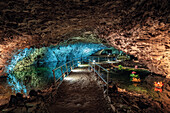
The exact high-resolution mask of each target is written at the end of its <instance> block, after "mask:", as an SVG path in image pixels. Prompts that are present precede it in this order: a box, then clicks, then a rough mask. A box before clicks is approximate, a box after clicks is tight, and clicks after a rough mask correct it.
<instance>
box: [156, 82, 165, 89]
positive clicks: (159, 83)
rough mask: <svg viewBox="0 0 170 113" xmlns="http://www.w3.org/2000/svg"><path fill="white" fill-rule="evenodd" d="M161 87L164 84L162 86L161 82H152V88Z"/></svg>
mask: <svg viewBox="0 0 170 113" xmlns="http://www.w3.org/2000/svg"><path fill="white" fill-rule="evenodd" d="M163 85H164V84H163V83H162V82H154V86H155V87H156V88H162V86H163Z"/></svg>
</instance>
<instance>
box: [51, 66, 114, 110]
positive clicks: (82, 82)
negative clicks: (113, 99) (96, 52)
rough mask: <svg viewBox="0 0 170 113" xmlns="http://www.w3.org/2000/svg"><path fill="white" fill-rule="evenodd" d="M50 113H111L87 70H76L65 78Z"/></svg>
mask: <svg viewBox="0 0 170 113" xmlns="http://www.w3.org/2000/svg"><path fill="white" fill-rule="evenodd" d="M48 111H49V112H50V113H111V112H109V106H108V105H107V102H106V100H105V99H104V96H103V91H102V89H101V88H100V87H99V86H98V85H97V82H96V80H95V76H94V75H93V73H90V72H89V71H88V70H87V68H77V69H75V70H73V72H72V73H71V74H70V75H69V76H67V77H66V78H65V79H64V81H63V83H62V84H61V86H60V87H59V89H58V93H57V97H56V101H55V103H54V104H53V105H51V106H49V108H48Z"/></svg>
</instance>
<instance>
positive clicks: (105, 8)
mask: <svg viewBox="0 0 170 113" xmlns="http://www.w3.org/2000/svg"><path fill="white" fill-rule="evenodd" d="M168 6H169V2H168V0H91V1H90V0H50V1H49V0H3V1H0V70H1V72H2V71H4V69H5V67H4V66H5V65H7V64H8V62H7V61H8V60H9V59H11V57H12V55H13V53H15V51H16V50H17V49H23V48H26V47H27V48H30V47H42V46H49V45H57V44H59V43H60V42H64V41H65V40H67V41H69V40H73V39H72V38H73V37H78V36H81V37H83V36H84V35H86V36H85V38H87V40H86V41H89V42H95V41H94V40H97V41H96V42H97V43H105V44H109V45H112V46H114V47H116V48H117V49H120V50H122V51H124V52H126V53H128V54H131V55H134V56H136V57H138V59H139V60H141V61H142V62H143V63H145V64H146V65H147V66H148V67H149V69H150V70H152V71H153V72H155V73H157V74H162V75H164V76H166V77H170V34H169V31H170V15H169V14H170V9H169V8H168ZM90 35H94V36H95V38H89V37H90ZM74 40H76V39H75V38H74ZM83 40H84V39H81V40H80V39H78V40H77V41H83Z"/></svg>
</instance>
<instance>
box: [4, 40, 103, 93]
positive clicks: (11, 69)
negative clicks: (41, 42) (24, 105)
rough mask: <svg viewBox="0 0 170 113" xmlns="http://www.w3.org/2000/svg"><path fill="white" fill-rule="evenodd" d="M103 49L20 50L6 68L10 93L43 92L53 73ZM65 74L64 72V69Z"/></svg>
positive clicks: (89, 45)
mask: <svg viewBox="0 0 170 113" xmlns="http://www.w3.org/2000/svg"><path fill="white" fill-rule="evenodd" d="M104 48H106V46H104V45H102V44H93V43H77V44H70V45H68V46H56V47H55V46H52V47H42V48H39V49H38V48H30V49H27V48H25V49H24V50H19V51H18V52H17V53H16V54H15V55H14V56H13V58H12V60H11V62H10V65H8V66H7V73H8V78H7V81H8V85H7V86H10V87H11V88H12V92H13V93H18V92H20V93H24V94H26V95H27V93H28V91H29V90H30V89H43V88H44V89H45V88H46V87H45V86H48V85H50V84H51V83H52V82H53V74H52V70H53V69H55V68H56V67H59V66H61V65H63V64H65V63H66V62H68V61H71V60H73V59H75V58H79V57H87V56H89V55H91V54H93V53H95V52H97V51H99V50H101V49H104ZM65 70H66V68H64V69H63V71H65ZM60 75H61V71H58V72H57V75H56V79H57V77H59V76H60ZM11 88H9V89H11ZM27 90H28V91H27Z"/></svg>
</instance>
